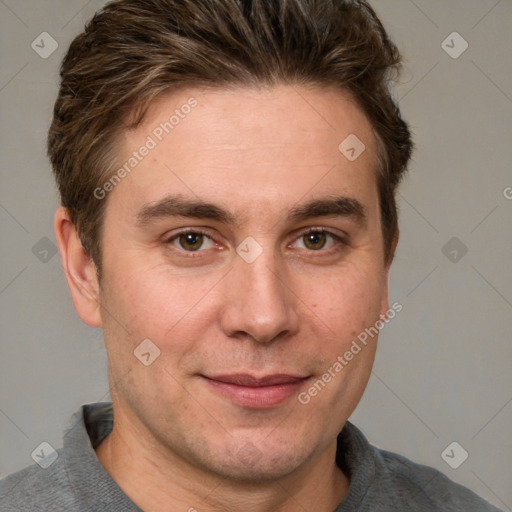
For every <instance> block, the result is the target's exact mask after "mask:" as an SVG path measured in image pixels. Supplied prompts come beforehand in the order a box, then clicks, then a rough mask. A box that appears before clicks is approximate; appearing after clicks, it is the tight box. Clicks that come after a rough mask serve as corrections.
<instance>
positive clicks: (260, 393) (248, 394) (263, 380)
mask: <svg viewBox="0 0 512 512" xmlns="http://www.w3.org/2000/svg"><path fill="white" fill-rule="evenodd" d="M202 377H203V378H204V379H205V381H206V383H207V384H208V385H209V386H211V388H212V389H213V391H215V392H217V393H218V394H220V395H222V396H224V397H227V398H229V399H230V400H231V401H232V402H233V403H234V404H236V405H239V406H241V407H247V408H250V409H268V408H271V407H276V406H278V405H280V404H281V403H283V402H284V401H285V400H287V399H288V398H290V397H291V396H292V395H295V394H297V393H298V391H299V389H300V388H301V386H302V385H303V384H304V382H305V380H306V379H307V378H308V377H302V376H297V375H289V374H283V373H281V374H274V375H265V376H262V377H255V376H253V375H248V374H233V375H215V376H211V377H210V376H205V375H203V376H202Z"/></svg>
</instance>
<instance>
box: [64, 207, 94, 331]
mask: <svg viewBox="0 0 512 512" xmlns="http://www.w3.org/2000/svg"><path fill="white" fill-rule="evenodd" d="M54 229H55V237H56V239H57V245H58V247H59V252H60V257H61V261H62V268H63V269H64V275H65V277H66V281H67V283H68V286H69V290H70V292H71V297H72V299H73V305H74V306H75V309H76V312H77V313H78V316H79V317H80V318H81V319H82V321H83V322H85V323H86V324H87V325H90V326H91V327H101V311H100V302H99V299H100V297H99V283H98V276H97V272H96V266H95V264H94V262H93V260H92V258H91V257H90V256H89V255H88V254H87V252H86V251H85V249H84V248H83V246H82V243H81V241H80V238H79V236H78V233H77V231H76V229H75V226H74V225H73V223H72V222H71V220H70V217H69V213H68V211H67V209H66V208H64V207H63V206H61V207H59V208H58V209H57V211H56V212H55V217H54Z"/></svg>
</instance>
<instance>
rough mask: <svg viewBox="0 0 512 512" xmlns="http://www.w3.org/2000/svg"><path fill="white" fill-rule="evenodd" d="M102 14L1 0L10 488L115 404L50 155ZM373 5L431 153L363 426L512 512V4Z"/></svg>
mask: <svg viewBox="0 0 512 512" xmlns="http://www.w3.org/2000/svg"><path fill="white" fill-rule="evenodd" d="M102 3H103V2H102V1H99V0H91V1H89V2H87V1H85V0H83V1H79V0H44V1H43V0H23V1H21V0H0V21H1V67H0V105H1V123H2V125H1V133H2V138H1V154H2V159H1V167H2V195H1V201H0V220H1V229H2V242H3V243H2V259H3V265H2V272H1V276H0V291H1V295H0V299H1V305H2V344H1V359H0V430H1V432H2V435H1V440H0V454H1V455H0V476H5V475H6V474H8V473H10V472H12V471H14V470H17V469H19V468H21V467H23V466H26V465H27V464H30V463H32V462H33V461H32V459H31V456H30V454H31V452H32V451H33V450H34V448H35V447H36V446H38V445H39V443H41V442H42V441H47V442H49V443H50V444H51V445H52V446H54V447H55V448H58V447H60V446H61V435H62V429H63V428H64V426H65V425H66V423H67V421H68V419H69V417H70V415H71V414H72V413H73V412H74V411H75V410H76V409H77V408H78V407H79V406H80V404H82V403H84V402H90V401H99V400H108V399H109V394H108V384H107V378H106V361H105V354H104V351H103V342H102V337H101V332H100V331H99V330H95V329H92V328H89V327H87V326H85V325H84V324H82V323H81V321H80V320H79V319H78V317H77V315H76V314H75V312H74V309H73V306H72V304H71V301H70V297H69V293H68V290H67V287H66V284H65V281H64V277H63V275H62V271H61V265H60V261H59V256H58V254H53V252H52V250H54V249H55V246H54V241H55V239H54V235H53V228H52V216H53V212H54V210H55V208H56V206H57V194H56V189H55V186H54V184H53V180H52V177H51V172H50V166H49V163H48V161H47V160H46V157H45V151H44V149H45V148H44V145H45V137H46V131H47V129H48V126H49V122H50V117H51V110H52V107H53V101H54V99H55V95H56V92H57V85H56V84H57V78H58V67H59V64H60V60H61V59H62V57H63V55H64V52H65V50H66V48H67V46H68V45H69V43H70V41H71V39H72V37H73V36H74V35H76V34H77V33H78V32H79V31H81V30H82V28H83V24H84V22H85V20H87V19H89V18H90V17H91V15H92V14H93V12H94V11H95V10H96V9H97V8H98V7H99V6H100V5H102ZM373 5H374V6H375V8H376V10H377V11H378V13H379V14H380V16H381V19H382V21H383V22H384V24H385V26H386V27H387V29H388V30H389V32H390V34H391V36H392V38H393V39H394V40H395V42H396V43H397V44H398V46H399V47H400V49H401V50H402V52H403V54H404V57H405V69H404V73H403V75H402V79H401V82H400V84H399V85H398V86H397V87H396V89H395V95H396V97H397V98H399V99H400V106H401V109H402V112H403V114H404V116H405V118H406V119H407V120H408V121H409V122H410V124H411V127H412V129H413V132H414V135H415V141H416V144H417V150H416V152H415V155H414V158H413V162H412V165H411V167H410V174H409V177H408V178H407V180H406V181H405V183H404V184H403V187H402V189H401V193H400V197H399V199H400V201H399V203H400V215H401V241H400V244H399V248H398V252H397V256H396V260H395V263H394V266H393V270H392V274H391V293H390V300H391V303H392V302H394V301H399V302H401V303H402V304H403V307H404V308H403V311H402V312H401V313H399V314H398V315H397V317H396V318H395V319H394V320H393V321H392V322H390V324H388V325H387V326H386V327H385V328H384V329H383V331H382V333H381V337H380V344H379V349H378V353H377V361H376V364H375V367H374V372H373V375H372V377H371V379H370V383H369V385H368V388H367V391H366V394H365V396H364V398H363V400H362V401H361V403H360V405H359V406H358V408H357V410H356V412H355V413H354V414H353V416H352V421H353V422H354V423H356V424H357V425H358V426H359V427H360V428H361V429H362V430H363V431H364V432H365V434H366V435H367V436H368V437H369V438H370V440H371V441H372V442H373V443H374V444H376V445H377V446H379V447H381V448H385V449H388V450H392V451H396V452H399V453H401V454H403V455H405V456H407V457H409V458H411V459H413V460H414V461H417V462H421V463H423V464H427V465H430V466H434V467H436V468H438V469H440V470H441V471H443V472H444V473H445V474H447V475H448V476H449V477H450V478H452V479H453V480H455V481H457V482H460V483H462V484H463V485H466V486H468V487H470V488H471V489H473V490H474V491H475V492H477V493H478V494H480V495H481V496H483V497H485V498H486V499H488V500H489V501H490V502H492V503H494V504H495V505H497V506H498V507H500V508H503V509H505V510H511V507H512V482H511V476H510V461H511V460H512V441H511V436H510V431H511V426H512V421H511V420H512V407H511V404H510V402H511V400H512V372H511V359H512V358H511V356H512V348H511V340H512V329H511V322H510V320H511V312H512V304H511V303H512V294H511V290H512V286H511V285H512V271H511V264H510V262H511V254H512V228H511V226H512V223H511V218H512V216H511V212H512V200H511V199H507V197H506V196H507V195H508V197H509V198H510V197H511V196H512V189H510V188H507V187H512V172H511V169H512V149H511V146H512V144H511V124H512V74H511V69H512V62H511V54H510V49H511V48H512V36H511V30H510V20H512V2H511V1H510V0H501V1H497V0H434V1H433V0H415V1H412V0H375V1H374V2H373ZM454 31H456V32H458V33H459V34H460V35H461V36H462V37H463V38H464V40H465V41H467V43H468V45H469V46H468V48H467V50H466V51H465V52H464V53H462V54H461V55H460V56H458V58H452V57H451V56H450V55H448V54H447V53H446V51H445V50H444V49H443V47H442V42H443V41H444V40H445V39H446V38H447V37H448V36H449V35H450V34H451V33H452V32H454ZM42 32H48V33H49V34H51V36H52V37H53V38H54V39H55V40H56V41H57V42H58V45H59V46H58V48H57V50H56V51H55V52H54V53H53V54H52V55H50V56H48V57H47V58H42V57H40V56H39V55H38V54H37V53H36V52H35V51H34V50H33V49H32V47H31V43H32V41H33V40H35V39H36V38H38V36H39V34H41V33H42ZM38 40H40V39H38ZM461 43H462V41H461V40H459V39H457V36H456V37H455V39H454V38H453V37H451V38H448V40H447V43H445V46H446V44H447V45H449V46H451V47H453V48H451V50H450V51H451V52H459V51H460V50H461V49H462V46H461ZM46 48H47V49H48V48H49V46H46ZM44 237H46V238H44ZM452 237H457V240H455V241H452V242H451V244H452V245H449V246H448V247H447V248H445V249H443V247H445V244H446V243H447V242H448V241H449V240H450V239H451V238H452ZM462 244H463V245H462ZM464 247H466V248H467V253H466V254H463V253H464ZM453 250H455V251H457V252H456V253H454V252H451V254H450V252H449V251H453ZM445 254H446V255H445ZM450 258H451V259H455V260H456V261H451V260H450ZM452 441H457V442H458V443H459V444H460V445H461V446H462V447H463V448H464V449H465V450H466V451H467V452H468V453H469V457H468V459H467V460H466V461H465V462H464V463H463V464H461V465H460V466H459V467H458V468H457V469H452V468H451V467H450V466H448V464H447V463H446V462H445V461H444V460H443V458H442V457H441V453H442V452H443V450H444V449H445V448H446V447H447V446H448V445H449V444H450V443H452ZM453 453H454V457H452V460H457V458H458V457H460V453H461V452H460V449H459V448H457V449H456V450H455V451H454V452H453ZM451 454H452V453H451V452H450V455H451Z"/></svg>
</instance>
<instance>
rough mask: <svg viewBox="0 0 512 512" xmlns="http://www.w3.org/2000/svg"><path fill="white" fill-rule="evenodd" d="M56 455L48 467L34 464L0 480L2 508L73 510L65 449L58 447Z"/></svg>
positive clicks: (12, 510)
mask: <svg viewBox="0 0 512 512" xmlns="http://www.w3.org/2000/svg"><path fill="white" fill-rule="evenodd" d="M57 454H58V457H57V460H55V462H54V463H53V464H52V465H51V466H49V467H47V468H45V469H43V468H42V467H40V466H38V465H37V464H33V465H32V466H28V467H26V468H24V469H22V470H20V471H17V472H16V473H12V474H11V475H9V476H7V477H6V478H4V479H2V480H0V510H2V511H5V512H16V511H26V510H30V511H41V512H42V511H52V510H70V509H71V508H72V505H73V493H72V492H71V487H70V484H69V480H68V479H67V476H66V470H65V466H64V463H63V460H62V459H63V457H62V450H57Z"/></svg>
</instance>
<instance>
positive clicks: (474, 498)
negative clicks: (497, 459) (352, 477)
mask: <svg viewBox="0 0 512 512" xmlns="http://www.w3.org/2000/svg"><path fill="white" fill-rule="evenodd" d="M374 450H375V456H376V459H377V461H378V462H379V466H381V468H382V472H383V476H384V481H387V483H388V484H390V487H391V488H393V489H395V492H396V498H398V500H399V501H400V500H401V499H403V500H404V503H408V504H409V505H411V504H415V503H418V504H420V503H421V504H424V506H426V505H427V504H428V506H429V507H430V508H428V509H426V510H442V511H443V512H459V511H464V512H499V509H497V508H496V507H494V506H493V505H491V504H490V503H489V502H487V501H485V500H484V499H483V498H480V497H479V496H478V495H477V494H475V493H474V492H473V491H471V490H470V489H468V488H466V487H464V486H462V485H460V484H457V483H455V482H454V481H453V480H450V479H449V478H448V477H447V476H446V475H444V474H443V473H441V472H440V471H438V470H437V469H434V468H432V467H429V466H425V465H422V464H417V463H415V462H412V461H411V460H409V459H407V458H406V457H403V456H402V455H399V454H397V453H393V452H389V451H385V450H379V449H377V448H374Z"/></svg>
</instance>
